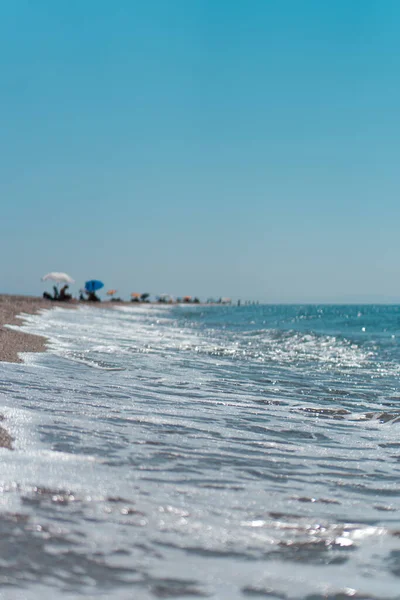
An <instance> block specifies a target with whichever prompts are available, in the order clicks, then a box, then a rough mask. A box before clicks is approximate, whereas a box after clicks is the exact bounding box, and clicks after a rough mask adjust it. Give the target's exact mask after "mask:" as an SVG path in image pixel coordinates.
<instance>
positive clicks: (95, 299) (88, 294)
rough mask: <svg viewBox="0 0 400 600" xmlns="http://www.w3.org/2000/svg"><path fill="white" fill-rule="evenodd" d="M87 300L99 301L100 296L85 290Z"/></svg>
mask: <svg viewBox="0 0 400 600" xmlns="http://www.w3.org/2000/svg"><path fill="white" fill-rule="evenodd" d="M86 293H87V299H88V301H89V302H101V300H100V298H99V297H98V296H96V294H95V293H94V292H86Z"/></svg>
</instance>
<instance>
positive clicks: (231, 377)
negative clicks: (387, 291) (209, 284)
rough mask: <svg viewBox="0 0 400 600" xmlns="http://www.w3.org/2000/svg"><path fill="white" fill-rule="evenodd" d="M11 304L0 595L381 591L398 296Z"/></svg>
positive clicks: (390, 549) (389, 526)
mask: <svg viewBox="0 0 400 600" xmlns="http://www.w3.org/2000/svg"><path fill="white" fill-rule="evenodd" d="M27 319H28V320H27V322H26V324H25V325H24V326H23V328H22V329H23V330H25V331H29V332H32V333H42V334H44V335H47V336H49V337H50V341H51V343H50V350H49V352H48V353H46V354H43V355H27V357H26V363H25V364H23V365H15V364H6V363H3V364H0V373H1V378H0V398H1V405H2V407H3V408H1V411H2V412H3V413H4V414H5V416H6V418H7V420H6V426H7V428H8V429H10V430H11V432H12V433H13V435H14V437H15V450H14V452H10V451H8V450H5V449H3V450H0V453H1V459H2V470H1V479H0V508H1V513H0V531H1V533H2V535H1V537H0V540H1V541H0V597H4V598H16V599H19V598H21V599H22V598H24V599H25V598H27V599H31V598H39V597H40V598H41V599H42V598H54V597H57V595H58V596H60V597H61V592H62V597H63V598H77V597H88V598H97V597H107V598H111V597H112V598H116V599H125V598H126V599H128V598H129V599H130V598H135V599H136V598H137V599H139V600H141V599H153V598H178V597H179V598H195V597H211V598H218V599H222V600H225V599H226V600H228V599H229V600H230V599H236V598H250V597H260V598H262V597H265V598H272V599H275V598H279V599H282V598H287V599H293V600H295V599H296V600H297V599H308V600H317V599H322V598H329V599H334V598H335V599H343V598H347V597H349V598H351V597H353V598H354V597H355V598H359V599H361V598H363V599H367V598H376V599H388V600H389V599H390V600H393V599H394V598H400V585H399V584H400V580H399V576H400V520H399V494H400V486H399V484H398V477H399V467H400V462H399V461H400V439H399V431H400V430H399V426H400V404H399V400H400V386H399V373H400V360H399V359H400V344H399V339H400V337H399V336H400V308H399V307H396V306H386V307H385V306H243V307H218V306H217V307H212V306H210V307H206V308H205V307H201V306H184V307H183V306H176V307H168V306H159V307H158V306H141V307H118V308H114V309H112V310H111V309H104V308H98V307H96V308H93V307H81V308H79V309H78V310H77V311H72V310H65V309H60V308H57V309H54V310H52V311H46V312H44V313H42V314H41V315H33V316H32V315H31V316H28V317H27ZM1 594H3V596H1Z"/></svg>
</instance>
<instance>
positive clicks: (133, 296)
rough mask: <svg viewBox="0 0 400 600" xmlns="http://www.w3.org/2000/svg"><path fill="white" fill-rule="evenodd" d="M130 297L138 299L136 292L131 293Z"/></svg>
mask: <svg viewBox="0 0 400 600" xmlns="http://www.w3.org/2000/svg"><path fill="white" fill-rule="evenodd" d="M131 296H132V298H140V294H138V293H137V292H132V294H131Z"/></svg>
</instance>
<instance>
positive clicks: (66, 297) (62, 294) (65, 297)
mask: <svg viewBox="0 0 400 600" xmlns="http://www.w3.org/2000/svg"><path fill="white" fill-rule="evenodd" d="M68 287H69V286H68V285H64V286H63V287H62V288H61V290H60V295H59V296H58V300H63V301H65V300H71V298H72V296H71V294H67V289H68Z"/></svg>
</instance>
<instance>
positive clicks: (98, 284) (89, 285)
mask: <svg viewBox="0 0 400 600" xmlns="http://www.w3.org/2000/svg"><path fill="white" fill-rule="evenodd" d="M102 287H104V283H103V282H102V281H99V280H98V279H91V280H90V281H87V282H86V283H85V290H86V291H87V292H96V291H97V290H100V289H101V288H102Z"/></svg>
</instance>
